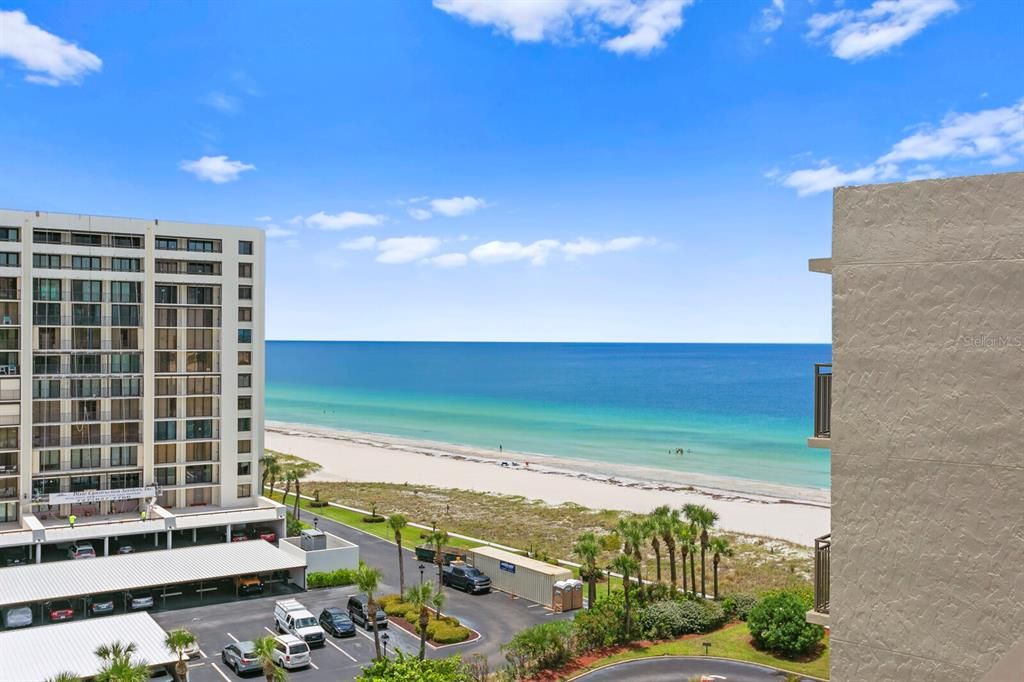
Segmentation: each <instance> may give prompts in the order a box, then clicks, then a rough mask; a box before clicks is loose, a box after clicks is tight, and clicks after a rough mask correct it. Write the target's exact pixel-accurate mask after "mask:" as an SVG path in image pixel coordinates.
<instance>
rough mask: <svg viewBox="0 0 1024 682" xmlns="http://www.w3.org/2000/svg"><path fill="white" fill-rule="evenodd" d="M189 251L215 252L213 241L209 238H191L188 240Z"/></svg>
mask: <svg viewBox="0 0 1024 682" xmlns="http://www.w3.org/2000/svg"><path fill="white" fill-rule="evenodd" d="M188 250H189V251H202V252H205V253H213V251H214V248H213V242H212V241H210V240H209V239H189V240H188Z"/></svg>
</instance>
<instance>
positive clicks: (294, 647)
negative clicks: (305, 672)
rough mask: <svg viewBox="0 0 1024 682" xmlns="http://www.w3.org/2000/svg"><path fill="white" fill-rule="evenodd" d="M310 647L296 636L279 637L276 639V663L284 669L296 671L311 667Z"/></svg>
mask: <svg viewBox="0 0 1024 682" xmlns="http://www.w3.org/2000/svg"><path fill="white" fill-rule="evenodd" d="M309 662H310V659H309V645H308V644H306V643H305V642H303V641H302V640H301V639H299V638H298V637H296V636H295V635H278V636H277V637H275V638H274V663H277V664H278V665H279V666H281V667H282V668H285V669H287V670H294V669H295V668H305V667H306V666H307V665H309Z"/></svg>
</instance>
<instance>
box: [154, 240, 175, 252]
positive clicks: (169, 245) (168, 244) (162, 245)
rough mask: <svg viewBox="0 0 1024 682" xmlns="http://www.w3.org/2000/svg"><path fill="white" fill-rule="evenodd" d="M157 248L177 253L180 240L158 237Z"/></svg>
mask: <svg viewBox="0 0 1024 682" xmlns="http://www.w3.org/2000/svg"><path fill="white" fill-rule="evenodd" d="M156 248H158V249H163V250H164V251H177V250H178V240H177V239H172V238H170V237H157V238H156Z"/></svg>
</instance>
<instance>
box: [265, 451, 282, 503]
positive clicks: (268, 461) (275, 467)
mask: <svg viewBox="0 0 1024 682" xmlns="http://www.w3.org/2000/svg"><path fill="white" fill-rule="evenodd" d="M260 469H261V475H262V477H263V483H262V486H263V487H262V488H260V490H266V488H267V481H268V480H269V481H270V494H271V495H273V494H274V484H275V483H277V477H278V476H280V475H281V463H280V462H279V461H278V459H277V455H275V454H274V453H273V452H265V453H264V454H263V456H262V457H260Z"/></svg>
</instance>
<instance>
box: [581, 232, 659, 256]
mask: <svg viewBox="0 0 1024 682" xmlns="http://www.w3.org/2000/svg"><path fill="white" fill-rule="evenodd" d="M656 243H657V240H655V239H653V238H651V237H616V238H615V239H609V240H608V241H605V242H599V241H594V240H593V239H584V238H580V239H577V240H576V241H574V242H567V243H565V244H563V245H562V251H563V252H564V253H565V256H566V258H568V259H569V260H575V259H576V258H578V257H580V256H596V255H598V254H602V253H613V252H615V251H631V250H633V249H638V248H640V247H641V246H654V245H655V244H656Z"/></svg>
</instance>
